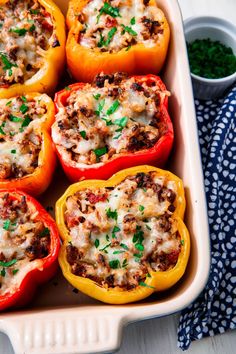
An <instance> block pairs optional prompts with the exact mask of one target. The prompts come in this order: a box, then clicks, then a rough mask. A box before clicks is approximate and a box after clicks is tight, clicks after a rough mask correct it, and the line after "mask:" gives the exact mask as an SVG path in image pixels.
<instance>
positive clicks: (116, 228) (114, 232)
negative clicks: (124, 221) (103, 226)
mask: <svg viewBox="0 0 236 354" xmlns="http://www.w3.org/2000/svg"><path fill="white" fill-rule="evenodd" d="M119 231H120V228H119V227H118V226H114V228H113V230H112V235H111V236H112V238H116V235H115V234H116V232H119Z"/></svg>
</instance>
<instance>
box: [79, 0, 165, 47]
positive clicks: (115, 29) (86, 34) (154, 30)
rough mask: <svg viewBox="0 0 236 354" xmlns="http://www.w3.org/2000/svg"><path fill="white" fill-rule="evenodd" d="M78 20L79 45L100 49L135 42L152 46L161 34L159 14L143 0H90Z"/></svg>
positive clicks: (162, 32)
mask: <svg viewBox="0 0 236 354" xmlns="http://www.w3.org/2000/svg"><path fill="white" fill-rule="evenodd" d="M78 20H79V21H80V22H81V23H82V24H83V28H82V30H81V34H80V44H81V45H82V46H84V47H87V48H98V49H100V50H101V51H103V52H104V51H109V52H118V51H119V50H121V49H122V48H127V50H128V49H129V47H130V46H132V45H134V44H137V43H143V44H144V45H145V46H146V47H153V46H154V45H156V43H157V42H158V41H159V38H160V36H163V35H164V28H163V14H162V13H161V12H160V10H159V9H158V8H157V7H156V6H150V5H149V1H145V0H144V1H143V0H135V1H134V0H113V1H104V0H92V1H89V2H88V4H87V5H86V6H85V7H84V8H83V10H82V12H81V14H79V16H78Z"/></svg>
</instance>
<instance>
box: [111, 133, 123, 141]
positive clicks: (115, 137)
mask: <svg viewBox="0 0 236 354" xmlns="http://www.w3.org/2000/svg"><path fill="white" fill-rule="evenodd" d="M121 135H122V134H118V135H116V136H114V138H113V139H114V140H117V139H119V138H120V137H121Z"/></svg>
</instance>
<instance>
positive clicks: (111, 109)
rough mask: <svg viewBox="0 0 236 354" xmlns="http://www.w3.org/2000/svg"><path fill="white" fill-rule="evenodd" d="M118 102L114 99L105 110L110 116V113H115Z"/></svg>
mask: <svg viewBox="0 0 236 354" xmlns="http://www.w3.org/2000/svg"><path fill="white" fill-rule="evenodd" d="M119 105H120V102H119V101H117V100H116V101H115V102H114V103H113V104H112V105H111V107H109V108H108V110H107V115H108V116H110V115H111V114H113V113H115V111H116V110H117V108H118V107H119Z"/></svg>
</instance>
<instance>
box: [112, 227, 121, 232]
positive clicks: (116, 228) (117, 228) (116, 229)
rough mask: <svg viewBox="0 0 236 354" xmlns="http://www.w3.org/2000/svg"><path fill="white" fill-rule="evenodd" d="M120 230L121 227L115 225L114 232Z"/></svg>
mask: <svg viewBox="0 0 236 354" xmlns="http://www.w3.org/2000/svg"><path fill="white" fill-rule="evenodd" d="M119 231H120V228H119V227H118V226H114V228H113V230H112V232H119Z"/></svg>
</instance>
